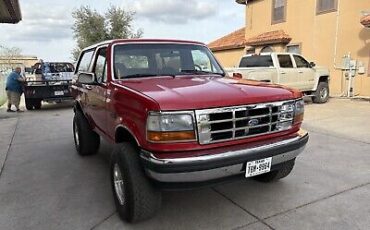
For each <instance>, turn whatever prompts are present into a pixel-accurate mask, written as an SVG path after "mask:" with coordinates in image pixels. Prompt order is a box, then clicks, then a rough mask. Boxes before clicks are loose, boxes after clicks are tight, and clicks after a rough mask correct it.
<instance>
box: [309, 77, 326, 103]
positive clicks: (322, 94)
mask: <svg viewBox="0 0 370 230" xmlns="http://www.w3.org/2000/svg"><path fill="white" fill-rule="evenodd" d="M328 100H329V84H328V83H327V82H319V85H318V86H317V89H316V91H315V92H314V97H313V98H312V101H313V102H314V103H318V104H322V103H326V102H327V101H328Z"/></svg>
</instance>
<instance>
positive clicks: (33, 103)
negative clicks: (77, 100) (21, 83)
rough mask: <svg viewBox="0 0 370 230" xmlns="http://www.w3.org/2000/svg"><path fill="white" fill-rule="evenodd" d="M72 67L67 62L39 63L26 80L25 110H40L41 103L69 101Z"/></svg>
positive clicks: (70, 96)
mask: <svg viewBox="0 0 370 230" xmlns="http://www.w3.org/2000/svg"><path fill="white" fill-rule="evenodd" d="M73 73H74V66H73V64H72V63H68V62H39V63H36V64H35V65H34V67H33V72H32V75H31V76H28V77H27V78H26V80H27V81H26V82H25V87H24V95H25V102H26V108H27V110H32V109H41V102H42V101H47V102H61V101H65V100H71V99H73V98H72V95H71V92H70V86H71V82H72V78H73Z"/></svg>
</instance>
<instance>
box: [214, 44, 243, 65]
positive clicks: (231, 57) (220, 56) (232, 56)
mask: <svg viewBox="0 0 370 230" xmlns="http://www.w3.org/2000/svg"><path fill="white" fill-rule="evenodd" d="M213 54H214V55H215V56H216V58H217V60H218V61H219V62H220V64H221V65H222V66H223V67H225V68H231V67H234V66H236V65H238V64H239V61H240V58H241V57H242V56H243V55H244V54H245V51H244V49H243V48H240V49H231V50H222V51H213Z"/></svg>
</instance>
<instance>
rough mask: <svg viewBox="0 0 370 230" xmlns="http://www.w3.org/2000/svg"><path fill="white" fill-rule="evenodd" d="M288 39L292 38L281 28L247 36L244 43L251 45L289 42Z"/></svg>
mask: <svg viewBox="0 0 370 230" xmlns="http://www.w3.org/2000/svg"><path fill="white" fill-rule="evenodd" d="M290 40H292V38H291V37H290V36H289V35H288V34H286V33H285V32H284V31H283V30H275V31H270V32H266V33H262V34H259V35H257V36H255V37H251V38H248V39H247V41H246V43H245V44H246V45H251V46H256V45H269V44H276V43H289V42H290Z"/></svg>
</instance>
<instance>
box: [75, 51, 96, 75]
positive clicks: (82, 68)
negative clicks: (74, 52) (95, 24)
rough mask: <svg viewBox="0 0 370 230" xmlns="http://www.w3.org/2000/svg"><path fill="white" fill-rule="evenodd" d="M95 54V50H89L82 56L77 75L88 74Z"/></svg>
mask: <svg viewBox="0 0 370 230" xmlns="http://www.w3.org/2000/svg"><path fill="white" fill-rule="evenodd" d="M93 53H94V50H88V51H85V52H84V53H83V54H82V56H81V58H80V62H79V63H78V67H77V70H76V72H77V73H78V72H87V71H88V70H89V67H90V63H91V59H92V56H93Z"/></svg>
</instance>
